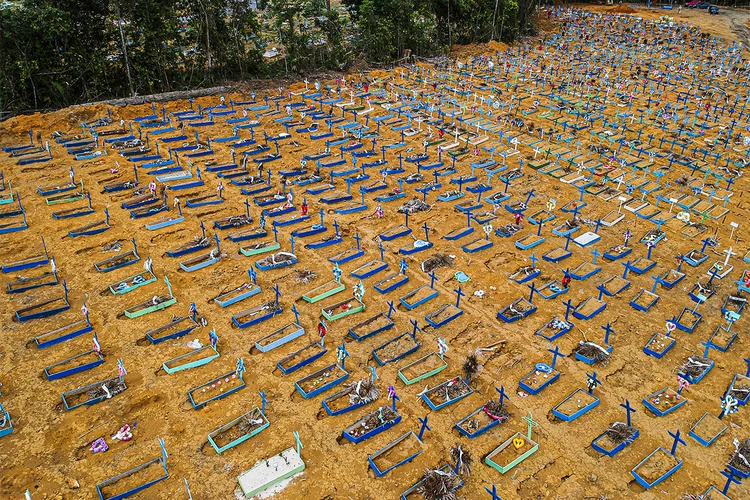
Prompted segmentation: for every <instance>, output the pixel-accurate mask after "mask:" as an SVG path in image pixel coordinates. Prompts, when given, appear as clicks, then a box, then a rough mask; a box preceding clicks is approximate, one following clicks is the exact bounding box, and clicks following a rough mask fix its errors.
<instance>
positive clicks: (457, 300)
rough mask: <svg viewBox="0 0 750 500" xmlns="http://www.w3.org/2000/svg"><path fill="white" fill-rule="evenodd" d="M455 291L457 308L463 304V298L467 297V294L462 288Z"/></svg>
mask: <svg viewBox="0 0 750 500" xmlns="http://www.w3.org/2000/svg"><path fill="white" fill-rule="evenodd" d="M453 291H454V292H456V307H458V305H459V304H460V303H461V297H465V296H466V294H465V293H464V292H463V291H462V290H461V286H459V287H458V288H457V289H455V290H453Z"/></svg>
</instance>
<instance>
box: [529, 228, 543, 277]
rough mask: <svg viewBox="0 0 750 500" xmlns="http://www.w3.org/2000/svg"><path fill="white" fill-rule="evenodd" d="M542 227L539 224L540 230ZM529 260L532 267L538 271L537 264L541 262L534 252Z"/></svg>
mask: <svg viewBox="0 0 750 500" xmlns="http://www.w3.org/2000/svg"><path fill="white" fill-rule="evenodd" d="M541 227H542V225H541V224H539V228H540V229H541ZM529 260H531V267H532V268H533V269H536V263H537V261H538V260H539V259H538V258H537V256H536V254H535V253H534V252H531V257H529Z"/></svg>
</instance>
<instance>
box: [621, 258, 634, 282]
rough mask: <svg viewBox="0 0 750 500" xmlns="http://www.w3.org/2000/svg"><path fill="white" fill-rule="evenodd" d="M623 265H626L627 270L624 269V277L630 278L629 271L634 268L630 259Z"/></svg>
mask: <svg viewBox="0 0 750 500" xmlns="http://www.w3.org/2000/svg"><path fill="white" fill-rule="evenodd" d="M623 266H625V271H623V273H622V279H627V278H628V271H630V270H631V269H633V266H631V265H630V260H628V261H627V262H625V263H624V264H623Z"/></svg>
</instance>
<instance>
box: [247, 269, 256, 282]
mask: <svg viewBox="0 0 750 500" xmlns="http://www.w3.org/2000/svg"><path fill="white" fill-rule="evenodd" d="M247 274H248V276H250V280H251V281H252V282H253V285H257V284H258V283H257V282H256V280H257V279H258V273H257V271H256V270H255V268H253V267H251V268H250V269H248V270H247Z"/></svg>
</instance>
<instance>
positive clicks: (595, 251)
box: [591, 248, 601, 264]
mask: <svg viewBox="0 0 750 500" xmlns="http://www.w3.org/2000/svg"><path fill="white" fill-rule="evenodd" d="M591 255H593V256H594V262H593V263H594V264H596V258H597V257H599V256H600V255H601V253H600V252H599V249H598V248H594V251H593V252H591Z"/></svg>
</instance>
